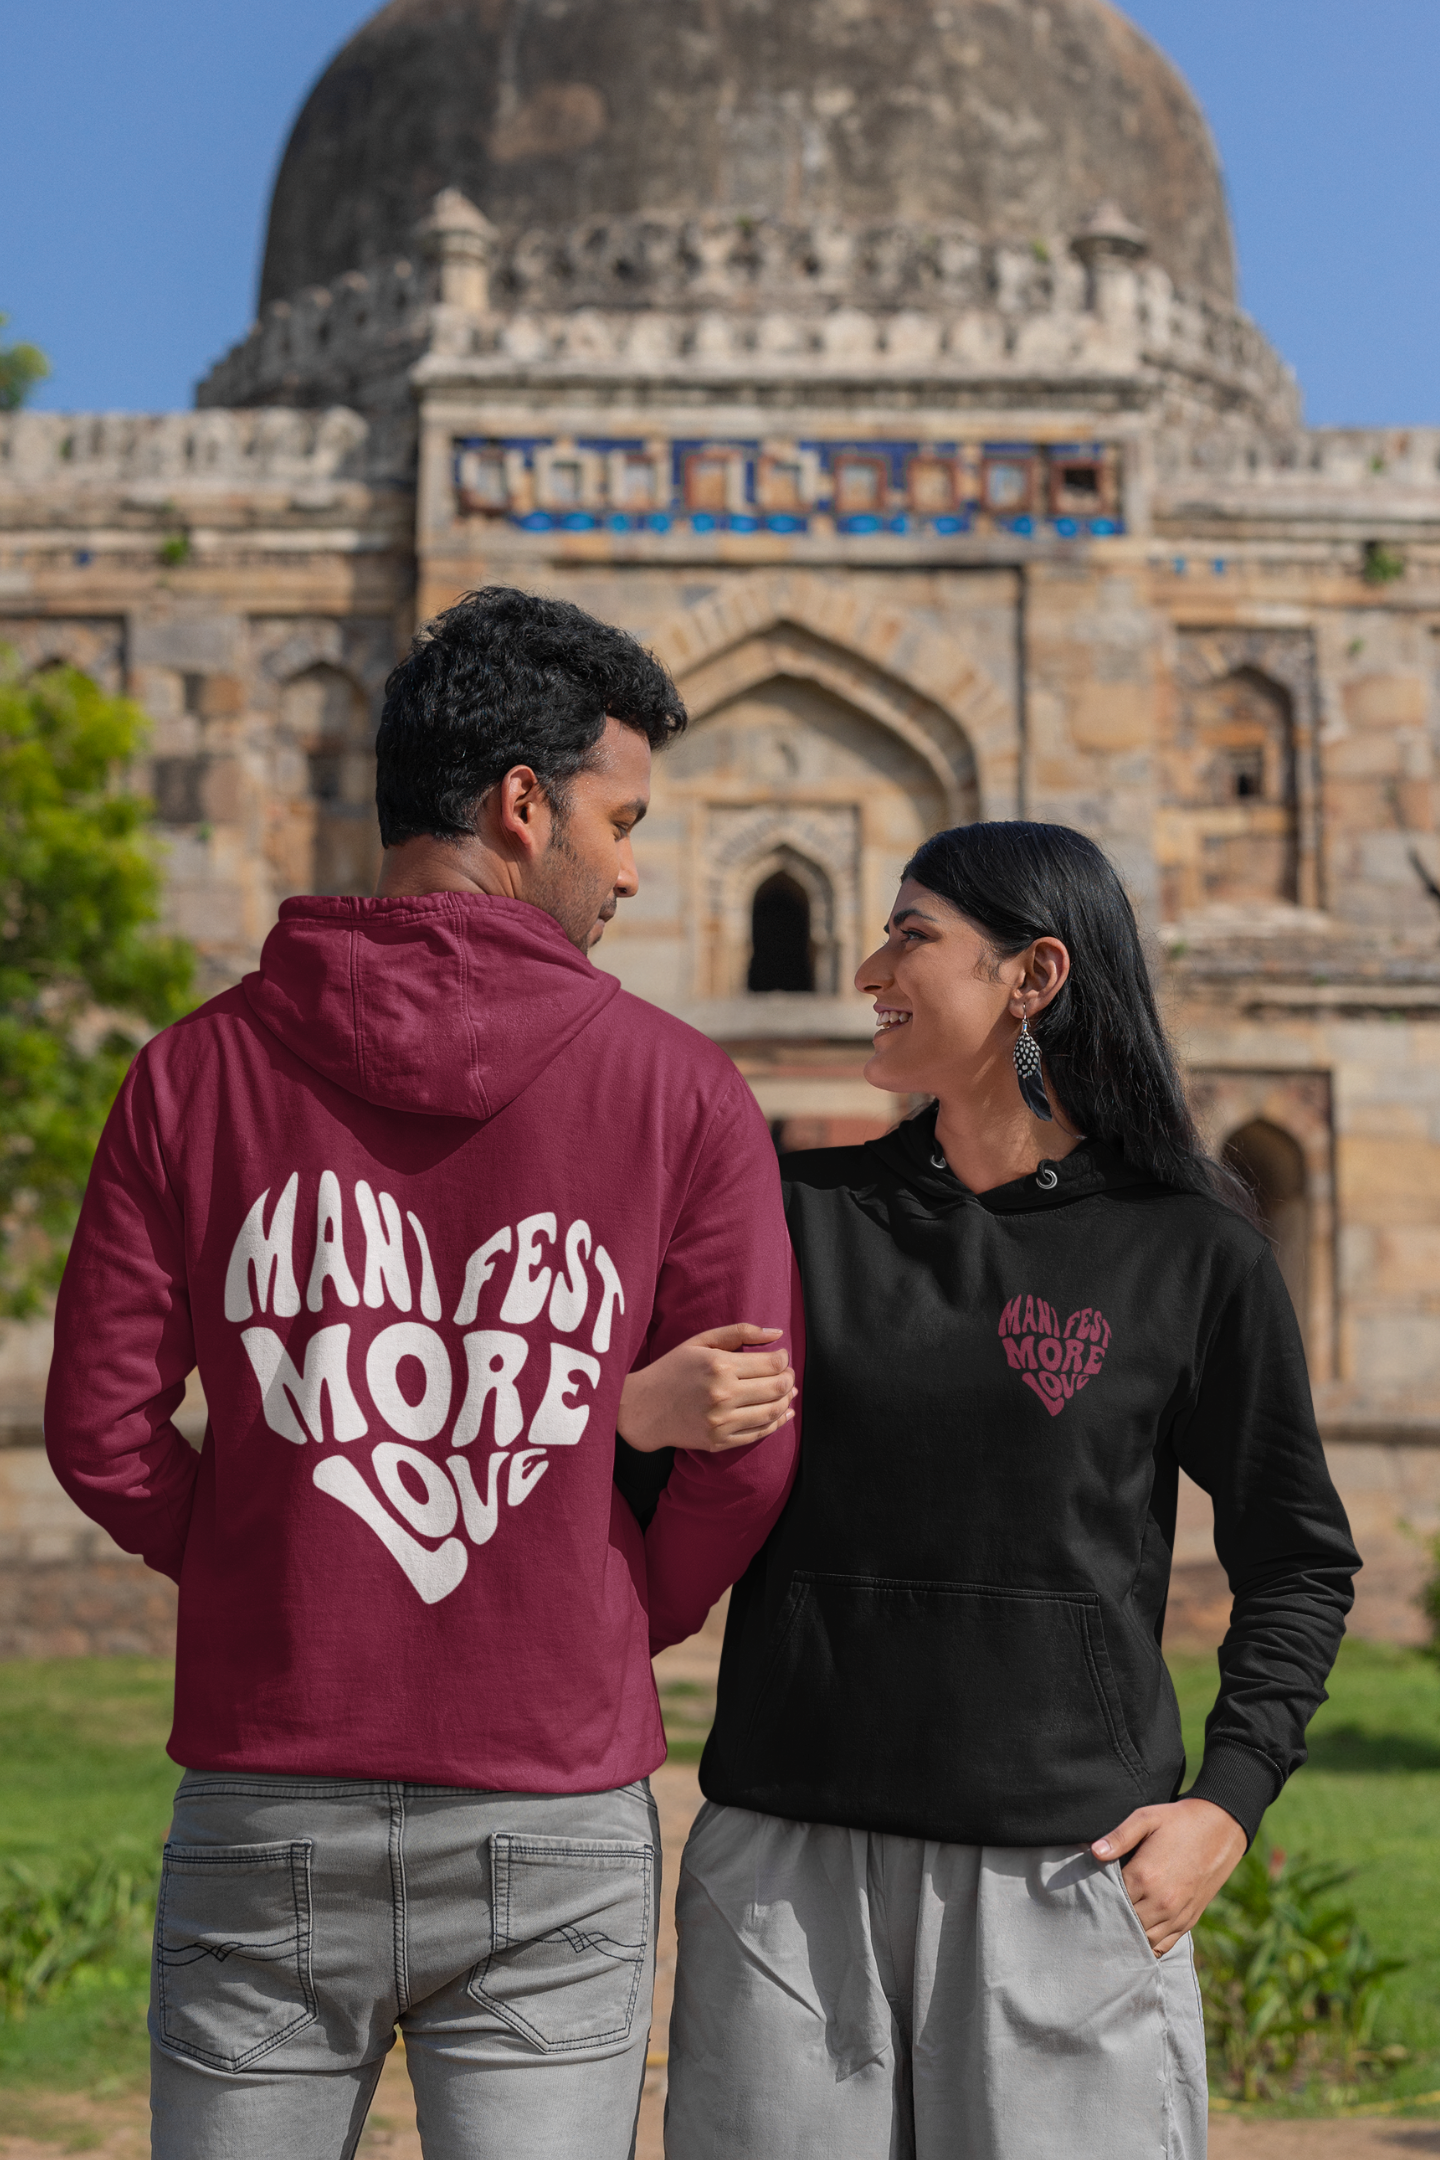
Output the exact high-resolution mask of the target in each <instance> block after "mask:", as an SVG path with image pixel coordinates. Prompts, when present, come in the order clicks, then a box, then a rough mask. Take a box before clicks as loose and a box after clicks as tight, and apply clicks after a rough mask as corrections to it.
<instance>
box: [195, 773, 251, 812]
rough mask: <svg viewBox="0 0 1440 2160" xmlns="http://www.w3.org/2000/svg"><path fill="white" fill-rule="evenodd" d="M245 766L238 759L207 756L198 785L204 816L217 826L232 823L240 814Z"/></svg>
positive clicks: (242, 805) (241, 810) (242, 809)
mask: <svg viewBox="0 0 1440 2160" xmlns="http://www.w3.org/2000/svg"><path fill="white" fill-rule="evenodd" d="M244 782H245V768H244V766H243V765H242V764H241V762H240V760H239V758H211V759H210V760H209V761H208V765H207V769H206V772H205V775H204V780H203V783H202V786H201V791H200V793H201V801H202V802H203V804H204V809H205V815H206V817H207V818H211V819H213V820H214V822H215V823H216V824H217V825H232V824H233V823H234V822H235V820H236V819H237V818H239V817H241V816H243V814H244V809H245V792H244Z"/></svg>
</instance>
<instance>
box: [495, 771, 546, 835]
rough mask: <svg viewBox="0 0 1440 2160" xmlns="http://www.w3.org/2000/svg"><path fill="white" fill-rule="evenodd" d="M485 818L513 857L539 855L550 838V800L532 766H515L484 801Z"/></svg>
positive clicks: (497, 783)
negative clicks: (516, 855)
mask: <svg viewBox="0 0 1440 2160" xmlns="http://www.w3.org/2000/svg"><path fill="white" fill-rule="evenodd" d="M482 815H483V817H484V818H485V819H486V820H487V821H488V822H489V823H490V824H491V826H492V829H493V832H494V836H495V841H496V843H498V845H499V846H500V847H501V848H502V849H504V850H506V851H507V852H508V853H511V854H518V855H524V856H534V855H538V854H539V853H540V851H541V849H542V848H544V847H545V846H546V844H547V843H548V841H549V838H550V823H551V816H552V813H551V809H550V798H549V796H548V794H547V793H546V790H545V787H544V785H543V783H542V782H541V781H540V780H539V778H538V777H537V775H536V773H535V772H534V770H533V768H532V767H531V766H529V765H512V766H511V768H510V770H509V772H507V773H506V774H505V776H504V778H503V779H501V780H498V781H497V782H496V784H495V786H494V787H493V788H492V789H491V790H490V792H489V794H488V795H487V796H486V798H485V803H484V807H483V812H482Z"/></svg>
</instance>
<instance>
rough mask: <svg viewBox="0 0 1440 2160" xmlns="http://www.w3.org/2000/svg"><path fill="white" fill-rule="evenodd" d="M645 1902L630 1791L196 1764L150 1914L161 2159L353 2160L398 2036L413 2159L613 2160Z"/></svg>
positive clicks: (651, 1927)
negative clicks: (506, 1787) (476, 1788)
mask: <svg viewBox="0 0 1440 2160" xmlns="http://www.w3.org/2000/svg"><path fill="white" fill-rule="evenodd" d="M659 1893H660V1836H659V1825H658V1822H657V1819H656V1814H655V1805H654V1802H653V1801H652V1799H651V1797H650V1788H649V1785H648V1783H646V1782H644V1781H642V1782H641V1783H640V1784H637V1785H626V1786H624V1787H622V1788H621V1789H620V1790H619V1791H618V1792H603V1793H581V1794H565V1793H561V1794H550V1793H485V1792H457V1791H454V1790H452V1789H450V1788H448V1787H445V1786H436V1785H403V1784H384V1783H371V1782H368V1781H360V1780H353V1779H344V1778H276V1777H254V1776H247V1775H243V1774H240V1773H232V1772H195V1771H187V1772H186V1774H185V1776H184V1778H183V1779H182V1780H181V1784H180V1789H179V1792H178V1793H177V1794H176V1799H175V1820H174V1823H173V1825H172V1827H171V1832H170V1839H169V1842H168V1843H167V1845H166V1847H165V1864H164V1871H163V1874H162V1876H161V1883H160V1901H159V1909H158V1912H157V1914H156V1921H155V1958H154V1966H153V1974H152V1984H151V2001H150V2035H151V2042H152V2065H153V2073H152V2108H153V2114H154V2143H153V2147H152V2150H153V2152H154V2153H155V2155H156V2156H157V2160H242V2156H243V2160H300V2156H303V2160H348V2156H349V2155H350V2154H352V2153H353V2152H354V2150H355V2147H356V2144H357V2143H358V2141H359V2137H360V2133H361V2130H362V2129H363V2128H364V2123H365V2115H366V2111H367V2110H368V2108H369V2105H370V2100H371V2096H372V2094H373V2093H374V2090H375V2086H376V2083H377V2081H378V2079H379V2076H380V2071H381V2067H382V2065H383V2063H384V2059H385V2056H386V2055H387V2053H388V2052H389V2050H390V2048H391V2047H392V2046H393V2045H394V2041H395V2028H396V2026H397V2025H398V2026H399V2028H400V2031H401V2033H402V2034H403V2035H404V2039H405V2056H406V2063H407V2066H408V2068H409V2072H410V2078H411V2082H412V2084H413V2085H414V2088H415V2099H416V2106H417V2111H418V2115H419V2123H420V2138H421V2144H422V2146H423V2149H424V2152H425V2155H426V2160H462V2156H463V2160H567V2156H571V2155H573V2156H575V2160H582V2156H583V2160H626V2156H627V2155H628V2154H630V2153H631V2151H632V2150H633V2145H634V2137H635V2124H636V2118H637V2115H638V2112H639V2105H640V2088H641V2085H642V2083H643V2081H644V2076H645V2051H646V2042H647V2038H648V2035H649V2029H650V1997H651V1989H652V1985H653V1981H654V1972H655V1917H656V1907H657V1904H658V1902H659Z"/></svg>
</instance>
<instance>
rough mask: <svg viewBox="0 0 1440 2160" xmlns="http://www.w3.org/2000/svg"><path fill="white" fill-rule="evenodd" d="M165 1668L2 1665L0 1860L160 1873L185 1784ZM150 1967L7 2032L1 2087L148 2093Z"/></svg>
mask: <svg viewBox="0 0 1440 2160" xmlns="http://www.w3.org/2000/svg"><path fill="white" fill-rule="evenodd" d="M172 1692H173V1680H172V1674H171V1668H170V1666H169V1665H168V1664H161V1663H159V1662H158V1661H156V1660H153V1659H147V1658H65V1659H56V1660H54V1661H47V1662H44V1663H36V1664H29V1663H21V1662H15V1663H4V1664H0V1732H3V1734H4V1745H3V1747H0V1852H3V1853H4V1854H5V1855H6V1856H8V1857H10V1858H13V1859H18V1860H24V1861H26V1862H28V1863H29V1864H30V1865H32V1866H35V1867H38V1868H48V1867H54V1868H57V1869H58V1868H61V1867H65V1866H68V1865H69V1864H70V1863H71V1862H72V1861H73V1860H75V1859H76V1858H78V1857H79V1856H81V1855H83V1854H87V1853H94V1852H115V1853H118V1854H120V1855H121V1856H123V1857H124V1858H125V1859H126V1860H127V1861H129V1862H131V1863H132V1864H133V1865H134V1866H136V1868H137V1869H145V1870H147V1871H153V1872H155V1873H156V1874H158V1872H159V1866H160V1847H161V1845H162V1844H163V1843H164V1839H165V1829H166V1825H167V1824H168V1822H169V1820H170V1802H171V1799H172V1797H173V1795H174V1791H175V1787H176V1785H177V1784H178V1782H179V1778H180V1772H179V1771H178V1770H177V1769H176V1767H175V1765H174V1763H172V1762H171V1761H170V1759H169V1757H168V1756H167V1755H166V1753H165V1739H166V1735H167V1734H168V1732H169V1730H170V1704H171V1697H172ZM147 1994H148V1981H147V1974H146V1965H145V1960H144V1958H143V1957H139V1956H137V1957H135V1958H132V1959H131V1960H129V1961H127V1962H126V1963H125V1964H122V1965H118V1966H116V1967H114V1968H112V1969H111V1970H109V1971H107V1972H104V1973H87V1974H85V1975H83V1976H81V1977H80V1978H79V1979H77V1981H76V1982H75V1984H74V1985H73V1986H71V1987H69V1988H67V1989H66V1990H64V1991H63V1992H62V1993H61V1994H60V1995H59V1996H58V1997H56V1998H54V1999H52V2000H50V2001H48V2002H45V2003H42V2004H41V2005H39V2006H38V2007H36V2008H33V2009H31V2010H30V2011H29V2012H28V2013H27V2015H26V2016H24V2017H23V2018H12V2019H9V2020H4V2019H0V2087H5V2088H9V2089H10V2090H11V2091H16V2090H21V2091H23V2090H24V2089H26V2088H34V2087H37V2086H38V2087H48V2088H50V2089H51V2090H55V2091H80V2090H86V2091H90V2092H100V2093H104V2092H106V2091H117V2090H121V2089H124V2088H127V2087H130V2086H132V2085H135V2084H138V2083H140V2082H142V2081H143V2079H144V2076H145V2069H146V2062H147V2058H148V2042H147V2040H146V2037H145V2004H146V1998H147Z"/></svg>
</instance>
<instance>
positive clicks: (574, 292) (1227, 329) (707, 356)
mask: <svg viewBox="0 0 1440 2160" xmlns="http://www.w3.org/2000/svg"><path fill="white" fill-rule="evenodd" d="M442 206H443V207H442ZM465 213H468V222H467V219H466V216H465ZM416 237H417V249H416V256H415V259H414V260H410V259H404V260H399V261H393V262H388V263H382V264H377V265H374V266H372V267H370V268H367V269H365V270H355V271H352V272H350V273H348V274H347V275H346V276H345V277H343V278H341V279H339V280H337V282H336V283H335V285H334V286H333V287H328V288H319V287H316V288H311V289H310V290H308V291H305V292H302V293H299V294H297V295H295V296H294V297H293V298H291V299H288V300H278V301H274V302H272V303H271V305H270V306H269V307H267V308H266V309H265V311H264V313H263V314H262V316H261V318H260V320H259V321H258V322H257V323H256V324H255V325H254V327H253V328H252V330H251V331H250V334H249V336H248V337H247V338H246V339H245V340H244V341H243V343H241V344H240V345H237V346H236V347H235V348H234V349H233V350H232V351H231V352H230V353H229V354H227V355H226V356H225V358H224V359H222V360H221V361H219V362H218V363H217V365H216V366H215V367H214V368H213V369H212V370H211V372H210V374H209V375H208V376H207V377H206V379H205V381H204V382H203V383H202V384H201V385H200V388H199V391H198V393H197V396H198V401H199V403H200V404H201V405H248V404H255V403H258V402H261V401H262V400H264V401H275V402H290V401H295V402H301V401H303V402H314V401H315V399H316V397H317V396H318V395H319V394H320V393H321V392H322V391H323V392H324V394H326V395H334V396H343V397H344V398H345V399H347V400H349V401H352V402H361V403H363V404H364V405H365V406H366V409H370V407H371V405H372V403H379V402H382V401H383V399H384V397H385V396H386V395H387V394H389V395H392V396H393V394H394V393H393V381H394V378H395V376H396V374H397V373H398V372H402V371H404V370H406V369H408V368H410V367H412V366H413V365H414V363H415V362H417V361H418V362H419V363H420V366H419V369H418V375H417V378H416V379H417V380H419V381H421V382H424V381H426V380H433V379H439V378H441V377H447V376H453V375H454V374H456V373H457V372H459V373H461V374H463V375H465V376H466V377H467V378H468V379H473V380H475V381H477V382H486V381H494V380H500V379H505V380H513V379H514V378H515V377H516V376H520V377H523V378H527V379H540V380H545V379H547V378H556V379H567V380H570V379H573V378H574V377H575V376H576V375H577V374H578V375H580V376H582V377H590V376H593V377H597V378H602V379H604V378H610V379H614V378H617V377H618V378H625V379H631V380H636V381H641V382H654V381H657V380H667V381H670V380H673V381H703V382H724V381H726V380H733V379H735V378H737V377H743V378H745V379H748V380H770V379H774V380H776V381H789V382H794V381H796V380H797V379H799V380H803V381H805V382H807V383H808V382H810V381H812V380H814V379H816V378H819V379H821V380H825V379H828V378H853V377H855V376H857V375H859V376H862V377H864V378H865V379H867V380H873V381H875V382H876V383H878V384H884V383H887V382H896V383H899V382H915V381H923V382H925V383H927V384H936V385H940V384H952V383H953V384H956V385H960V384H972V383H977V382H980V383H989V382H991V381H994V382H996V383H999V384H1005V383H1011V384H1024V385H1025V386H1027V389H1029V390H1031V391H1033V389H1034V387H1035V386H1036V385H1054V386H1055V387H1056V388H1057V389H1060V390H1065V389H1067V388H1068V389H1069V390H1070V391H1071V392H1072V393H1073V392H1074V391H1075V390H1077V389H1079V388H1081V387H1082V386H1084V387H1086V388H1088V387H1090V386H1091V385H1093V384H1095V383H1097V382H1098V383H1099V384H1101V385H1109V386H1111V387H1112V388H1114V387H1116V386H1120V385H1127V386H1129V389H1130V392H1131V401H1132V402H1139V403H1141V404H1144V403H1147V402H1150V401H1151V400H1152V399H1153V398H1154V397H1155V396H1156V395H1157V394H1158V393H1159V392H1160V391H1161V390H1162V388H1163V389H1165V390H1166V391H1168V394H1169V396H1170V397H1171V398H1172V400H1173V399H1176V398H1178V399H1179V400H1181V401H1182V402H1183V404H1184V405H1185V406H1186V408H1187V409H1190V408H1193V409H1195V410H1197V411H1200V410H1204V409H1206V408H1209V409H1211V410H1215V409H1217V408H1218V409H1220V410H1223V411H1234V410H1239V411H1243V412H1245V413H1247V414H1249V415H1250V416H1251V417H1252V419H1262V420H1263V421H1265V423H1266V424H1268V425H1270V426H1272V427H1282V428H1283V427H1293V426H1294V425H1296V424H1297V423H1298V419H1299V405H1298V393H1297V391H1296V387H1295V381H1294V377H1293V375H1292V374H1291V371H1290V370H1289V368H1288V367H1286V366H1285V364H1284V362H1283V361H1281V360H1280V358H1279V357H1278V355H1277V354H1276V353H1275V352H1274V351H1273V349H1272V348H1271V346H1270V345H1269V344H1268V343H1267V341H1266V340H1265V338H1264V337H1263V336H1262V335H1261V333H1260V332H1259V330H1257V329H1256V327H1255V325H1254V324H1253V323H1252V322H1251V321H1250V320H1249V318H1248V317H1247V316H1245V315H1242V314H1240V313H1239V312H1238V311H1236V310H1233V309H1228V308H1225V307H1223V306H1220V305H1218V304H1216V303H1214V302H1211V301H1207V300H1191V299H1186V298H1183V297H1182V296H1181V295H1179V294H1178V293H1177V292H1176V291H1175V288H1174V286H1173V285H1172V284H1171V281H1170V279H1169V278H1168V276H1167V275H1166V274H1165V272H1164V271H1162V270H1160V269H1158V268H1156V267H1155V266H1154V265H1151V264H1147V263H1145V262H1144V261H1143V260H1142V259H1141V254H1142V250H1143V236H1141V235H1139V234H1137V233H1134V232H1133V230H1127V232H1126V233H1124V234H1119V235H1116V234H1110V233H1108V231H1107V233H1105V234H1099V235H1097V234H1095V233H1090V232H1087V233H1085V234H1081V235H1077V236H1076V237H1075V240H1074V242H1073V245H1072V243H1070V242H1067V241H1065V240H1063V239H1057V240H1056V241H1055V242H1054V243H1053V245H1052V244H1050V243H1040V242H1036V243H1034V244H1033V245H1032V246H1031V247H1029V248H1017V247H1014V246H1009V245H1000V244H995V243H990V242H986V241H982V240H981V239H979V238H977V237H976V236H975V235H974V234H973V233H971V232H969V231H968V230H967V229H966V228H963V227H959V226H951V227H941V226H929V225H918V224H904V223H897V222H893V221H892V222H888V223H885V224H883V225H882V224H875V225H863V226H854V227H850V226H843V225H839V224H806V225H796V224H791V223H787V222H785V221H783V220H779V219H768V218H758V219H751V218H733V217H726V218H719V217H716V218H710V219H705V218H683V217H664V216H658V215H657V216H647V217H634V218H592V219H588V220H586V221H584V222H583V223H581V224H579V225H575V226H571V227H567V228H565V229H563V230H559V231H553V232H529V233H524V234H521V235H519V236H518V237H511V238H510V239H508V240H503V241H502V239H501V237H500V236H499V235H498V234H492V232H491V230H490V228H489V227H488V226H487V225H486V224H485V221H484V220H483V219H482V218H480V215H479V213H478V212H477V211H475V210H474V207H473V205H470V204H467V203H466V202H465V200H464V198H463V197H460V196H457V195H456V194H455V192H454V191H453V190H447V191H446V192H445V194H444V195H443V196H442V197H440V198H437V204H436V207H435V209H433V210H432V212H431V215H430V217H429V218H428V219H427V220H426V221H425V223H424V225H423V227H422V228H420V229H419V230H418V231H417V236H416ZM1082 258H1083V259H1082ZM467 301H468V303H469V304H468V305H467V304H465V303H466V302H467ZM482 301H483V303H484V304H482ZM386 380H389V381H390V382H391V384H392V389H391V391H390V392H389V393H386V391H385V390H384V389H383V387H382V386H383V384H384V382H385V381H386Z"/></svg>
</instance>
